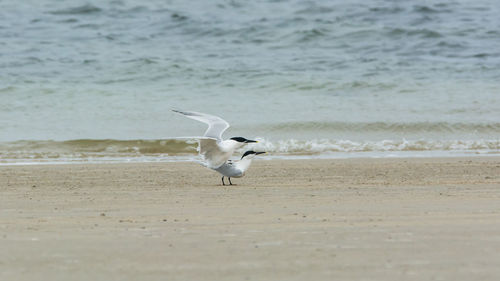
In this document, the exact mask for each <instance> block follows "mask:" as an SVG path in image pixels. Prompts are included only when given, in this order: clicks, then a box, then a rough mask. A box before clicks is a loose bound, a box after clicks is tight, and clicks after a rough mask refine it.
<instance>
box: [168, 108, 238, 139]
mask: <svg viewBox="0 0 500 281" xmlns="http://www.w3.org/2000/svg"><path fill="white" fill-rule="evenodd" d="M172 111H174V112H177V113H179V114H182V115H184V116H186V117H187V118H191V119H194V120H196V121H200V122H203V123H205V124H207V125H208V129H207V131H206V132H205V134H204V135H203V136H204V137H209V138H215V139H217V140H222V133H224V131H225V130H226V129H227V128H229V123H227V122H226V121H225V120H224V119H222V118H220V117H217V116H213V115H210V114H205V113H200V112H194V111H180V110H172Z"/></svg>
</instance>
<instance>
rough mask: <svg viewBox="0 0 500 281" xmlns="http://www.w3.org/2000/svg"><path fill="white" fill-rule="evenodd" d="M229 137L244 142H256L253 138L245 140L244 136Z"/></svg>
mask: <svg viewBox="0 0 500 281" xmlns="http://www.w3.org/2000/svg"><path fill="white" fill-rule="evenodd" d="M231 139H232V140H234V141H237V142H244V143H249V142H257V141H254V140H247V139H246V138H243V137H234V138H231Z"/></svg>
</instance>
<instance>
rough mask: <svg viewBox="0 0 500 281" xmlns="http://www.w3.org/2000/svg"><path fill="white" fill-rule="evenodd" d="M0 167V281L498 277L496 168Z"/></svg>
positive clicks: (445, 161) (444, 162)
mask: <svg viewBox="0 0 500 281" xmlns="http://www.w3.org/2000/svg"><path fill="white" fill-rule="evenodd" d="M233 183H236V184H237V185H236V186H226V187H223V186H221V185H220V177H219V176H218V174H216V173H215V172H212V171H210V170H206V169H205V168H203V167H201V166H199V165H198V164H193V163H160V164H149V163H142V164H88V165H38V166H3V167H0V280H500V158H498V157H483V158H474V157H471V158H435V159H348V160H308V161H294V160H289V161H277V160H273V161H256V162H255V163H254V165H253V166H252V167H251V169H250V171H249V172H248V174H247V176H246V177H244V178H242V179H234V180H233Z"/></svg>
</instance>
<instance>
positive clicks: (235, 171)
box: [214, 150, 265, 185]
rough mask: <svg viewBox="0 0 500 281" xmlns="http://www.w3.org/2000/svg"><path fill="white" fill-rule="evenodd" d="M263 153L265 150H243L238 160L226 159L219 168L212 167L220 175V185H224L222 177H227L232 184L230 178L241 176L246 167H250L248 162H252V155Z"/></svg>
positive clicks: (230, 183)
mask: <svg viewBox="0 0 500 281" xmlns="http://www.w3.org/2000/svg"><path fill="white" fill-rule="evenodd" d="M263 153H265V152H255V151H253V150H249V151H247V152H245V153H244V154H243V156H241V159H240V160H237V161H231V160H228V161H226V163H224V164H223V165H222V166H220V167H219V168H217V169H214V170H216V171H217V172H219V173H220V174H221V175H222V185H226V184H225V183H224V177H227V178H228V180H229V185H233V183H232V182H231V178H241V177H243V176H244V175H245V172H246V171H247V170H248V168H250V164H252V160H253V159H254V157H255V156H257V155H259V154H263Z"/></svg>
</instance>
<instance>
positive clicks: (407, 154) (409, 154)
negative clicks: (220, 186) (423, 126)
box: [0, 151, 500, 167]
mask: <svg viewBox="0 0 500 281" xmlns="http://www.w3.org/2000/svg"><path fill="white" fill-rule="evenodd" d="M474 157H478V158H482V157H500V151H382V152H373V151H371V152H332V153H320V154H281V155H280V154H266V155H265V156H259V160H265V161H273V160H274V161H275V160H278V161H282V160H283V161H288V160H292V161H294V160H342V159H425V158H429V159H432V158H474ZM54 159H57V158H54ZM96 159H97V160H96ZM15 160H22V161H20V162H2V161H15ZM29 161H30V159H5V158H4V159H1V158H0V167H2V166H24V165H27V166H32V165H73V164H77V165H85V164H140V163H150V164H154V163H188V162H194V163H197V162H199V161H200V158H199V156H198V155H196V154H193V155H176V156H165V155H148V156H137V157H129V158H127V157H115V158H113V157H111V158H110V157H102V159H99V157H94V158H92V160H82V159H61V160H52V161H47V160H46V159H43V160H38V161H32V162H29Z"/></svg>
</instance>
